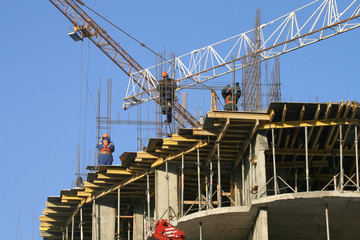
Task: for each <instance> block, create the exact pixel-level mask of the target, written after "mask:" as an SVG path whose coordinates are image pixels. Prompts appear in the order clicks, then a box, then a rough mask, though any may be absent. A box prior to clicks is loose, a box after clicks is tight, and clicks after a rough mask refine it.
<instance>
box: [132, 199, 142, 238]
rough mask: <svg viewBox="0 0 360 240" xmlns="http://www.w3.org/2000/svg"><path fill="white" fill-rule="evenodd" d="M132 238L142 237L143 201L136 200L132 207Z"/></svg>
mask: <svg viewBox="0 0 360 240" xmlns="http://www.w3.org/2000/svg"><path fill="white" fill-rule="evenodd" d="M133 235H134V240H143V237H144V202H143V201H142V202H141V201H138V202H136V203H135V208H134V226H133Z"/></svg>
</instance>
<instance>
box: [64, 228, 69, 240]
mask: <svg viewBox="0 0 360 240" xmlns="http://www.w3.org/2000/svg"><path fill="white" fill-rule="evenodd" d="M65 240H69V226H66V227H65Z"/></svg>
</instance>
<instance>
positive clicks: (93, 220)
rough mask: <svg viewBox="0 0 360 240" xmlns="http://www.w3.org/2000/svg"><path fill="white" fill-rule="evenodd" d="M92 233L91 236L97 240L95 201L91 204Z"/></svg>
mask: <svg viewBox="0 0 360 240" xmlns="http://www.w3.org/2000/svg"><path fill="white" fill-rule="evenodd" d="M92 222H93V224H92V231H93V236H95V239H94V240H97V239H98V234H97V232H98V224H99V223H98V222H97V219H96V205H95V200H93V202H92Z"/></svg>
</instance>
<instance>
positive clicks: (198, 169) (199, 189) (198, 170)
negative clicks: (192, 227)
mask: <svg viewBox="0 0 360 240" xmlns="http://www.w3.org/2000/svg"><path fill="white" fill-rule="evenodd" d="M197 175H198V176H197V177H198V198H199V211H201V186H200V149H199V148H198V149H197Z"/></svg>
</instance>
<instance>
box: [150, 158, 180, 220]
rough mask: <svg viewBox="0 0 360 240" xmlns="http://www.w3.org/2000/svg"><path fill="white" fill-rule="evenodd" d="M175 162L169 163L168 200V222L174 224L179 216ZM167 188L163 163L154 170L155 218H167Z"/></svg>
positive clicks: (176, 166)
mask: <svg viewBox="0 0 360 240" xmlns="http://www.w3.org/2000/svg"><path fill="white" fill-rule="evenodd" d="M177 168H178V165H177V164H173V163H169V166H168V172H169V201H170V208H171V210H170V223H172V224H176V222H177V218H178V216H179V196H178V176H177V173H178V171H177ZM167 209H168V190H167V180H166V171H165V164H164V165H162V166H160V167H158V169H157V170H155V215H156V216H155V217H156V219H157V220H159V219H161V218H163V219H167V218H168V214H167Z"/></svg>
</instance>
